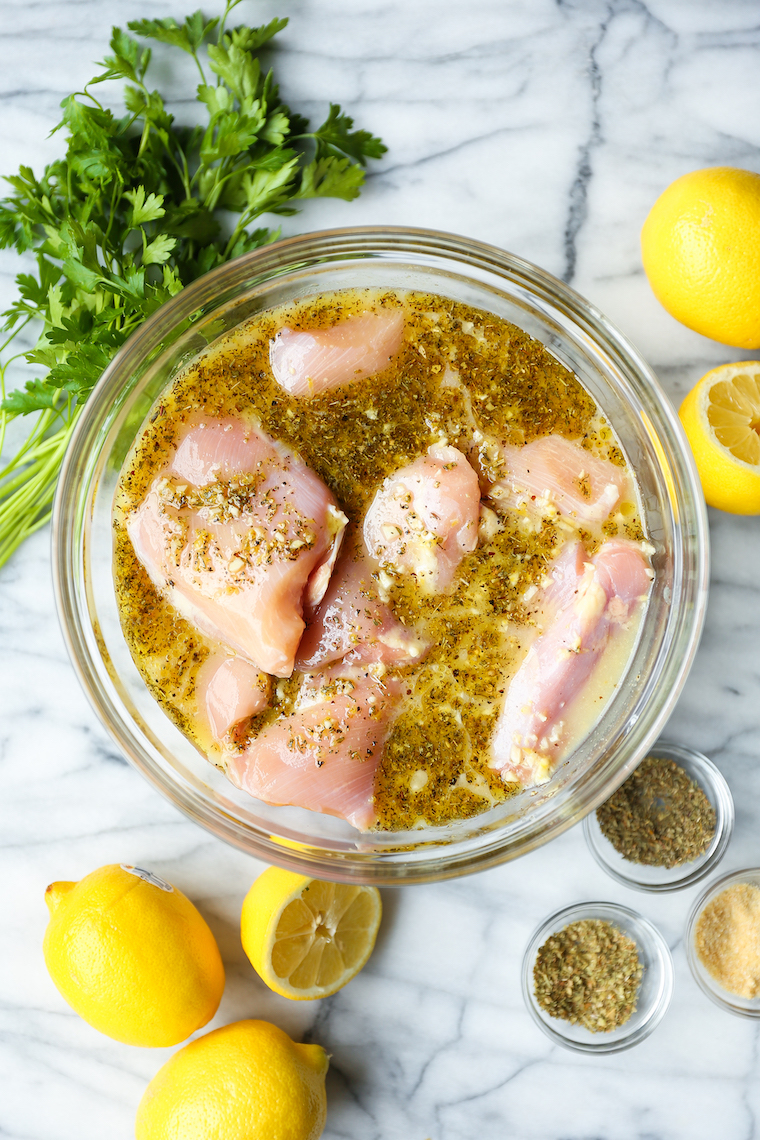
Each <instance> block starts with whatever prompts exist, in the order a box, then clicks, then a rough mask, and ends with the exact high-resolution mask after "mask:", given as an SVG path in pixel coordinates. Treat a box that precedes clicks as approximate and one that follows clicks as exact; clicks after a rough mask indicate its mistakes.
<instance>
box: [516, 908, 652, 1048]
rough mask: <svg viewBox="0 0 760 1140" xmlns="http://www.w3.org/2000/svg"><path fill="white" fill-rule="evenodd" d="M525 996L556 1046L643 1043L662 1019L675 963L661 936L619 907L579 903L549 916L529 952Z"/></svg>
mask: <svg viewBox="0 0 760 1140" xmlns="http://www.w3.org/2000/svg"><path fill="white" fill-rule="evenodd" d="M522 985H523V996H524V998H525V1002H526V1005H527V1007H528V1010H529V1012H530V1014H531V1015H532V1017H533V1019H534V1021H535V1022H536V1024H537V1025H538V1026H539V1027H540V1028H541V1029H542V1030H543V1032H544V1033H545V1034H546V1035H547V1036H548V1037H550V1038H551V1039H552V1040H553V1041H555V1042H557V1043H559V1044H561V1045H565V1046H566V1047H567V1048H569V1049H575V1050H577V1051H579V1052H583V1053H615V1052H619V1051H621V1050H623V1049H628V1048H630V1047H631V1046H632V1045H636V1044H638V1042H639V1041H642V1040H643V1039H644V1038H645V1037H647V1036H648V1035H649V1034H650V1033H651V1032H652V1030H653V1029H654V1027H655V1026H656V1025H657V1024H658V1023H659V1021H660V1020H661V1018H662V1017H663V1015H664V1013H665V1011H666V1009H667V1007H668V1004H669V1002H670V996H671V993H672V990H673V962H672V959H671V956H670V951H669V949H668V946H667V943H666V942H665V940H664V939H663V937H662V935H661V934H660V933H659V931H658V930H657V929H656V928H655V927H654V926H653V925H652V924H651V923H650V922H648V921H647V920H646V919H645V918H643V917H642V916H641V915H640V914H637V913H636V912H635V911H632V910H629V909H628V907H624V906H619V905H617V904H615V903H595V902H588V903H579V904H577V905H575V906H570V907H565V908H564V909H563V910H561V911H558V912H557V913H556V914H553V915H551V916H550V917H549V918H548V919H547V920H546V921H545V922H543V923H542V924H541V926H540V927H539V928H538V930H536V932H535V934H534V935H533V938H532V939H531V941H530V943H529V944H528V947H527V949H526V951H525V956H524V958H523V970H522Z"/></svg>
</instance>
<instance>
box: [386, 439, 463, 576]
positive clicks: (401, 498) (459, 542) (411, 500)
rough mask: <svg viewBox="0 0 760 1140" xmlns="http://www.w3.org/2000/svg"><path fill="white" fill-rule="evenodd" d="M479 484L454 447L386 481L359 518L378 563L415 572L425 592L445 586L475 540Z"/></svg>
mask: <svg viewBox="0 0 760 1140" xmlns="http://www.w3.org/2000/svg"><path fill="white" fill-rule="evenodd" d="M479 517H480V486H479V484H478V477H477V475H476V474H475V472H474V470H473V469H472V467H471V466H470V464H469V463H468V462H467V459H466V457H465V456H464V455H463V454H462V452H461V451H458V450H457V448H456V447H448V446H445V445H442V444H433V446H432V447H429V448H428V451H427V455H425V456H423V457H422V458H421V459H416V460H415V461H414V463H410V464H409V466H408V467H402V468H401V470H400V471H397V472H396V473H395V475H391V476H390V477H389V478H388V479H386V480H385V482H384V483H383V485H382V487H381V488H380V490H379V491H378V492H377V494H376V495H375V498H374V499H373V500H372V504H371V506H370V508H369V510H368V511H367V514H366V515H365V518H364V542H365V544H366V546H367V550H368V551H369V553H370V555H371V556H372V557H373V558H376V559H377V560H378V562H379V563H380V565H381V566H391V567H393V568H394V569H396V570H399V571H401V572H402V573H408V574H414V575H415V577H416V579H417V584H418V585H419V586H420V588H421V589H422V590H423V591H424V592H425V593H430V594H432V593H437V592H440V591H441V590H445V589H446V587H447V586H448V585H449V583H450V582H451V580H452V578H453V577H454V575H455V573H456V571H457V567H458V566H459V563H460V562H461V561H462V558H463V557H464V556H465V554H467V553H468V552H469V551H472V550H474V549H475V547H476V546H477V544H478V520H479Z"/></svg>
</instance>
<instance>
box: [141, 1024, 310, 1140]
mask: <svg viewBox="0 0 760 1140" xmlns="http://www.w3.org/2000/svg"><path fill="white" fill-rule="evenodd" d="M328 1064H329V1058H328V1056H327V1054H326V1053H325V1051H324V1049H323V1048H322V1046H321V1045H297V1044H296V1043H295V1041H292V1040H291V1039H290V1037H288V1035H287V1033H283V1031H282V1030H281V1029H278V1028H277V1026H276V1025H271V1024H270V1023H269V1022H268V1021H236V1022H234V1024H232V1025H225V1026H224V1027H223V1028H222V1029H215V1030H213V1032H211V1033H207V1034H206V1035H205V1036H204V1037H198V1038H197V1039H196V1040H195V1041H191V1042H190V1044H189V1045H185V1047H184V1048H183V1049H180V1050H179V1051H178V1052H177V1053H175V1054H174V1056H173V1057H171V1058H170V1059H169V1060H168V1061H167V1062H166V1064H165V1065H164V1067H163V1068H162V1069H159V1071H158V1072H157V1073H156V1075H155V1077H154V1078H153V1080H152V1081H151V1082H150V1084H149V1085H148V1087H147V1089H146V1090H145V1093H144V1095H143V1098H142V1100H141V1101H140V1106H139V1108H138V1110H137V1120H136V1122H135V1136H136V1138H137V1140H318V1137H319V1136H321V1135H322V1132H323V1130H324V1127H325V1117H326V1115H327V1102H326V1097H325V1074H326V1073H327V1067H328Z"/></svg>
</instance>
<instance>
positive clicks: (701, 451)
mask: <svg viewBox="0 0 760 1140" xmlns="http://www.w3.org/2000/svg"><path fill="white" fill-rule="evenodd" d="M679 415H680V417H681V422H682V424H683V426H684V430H685V432H686V435H687V437H688V440H689V443H690V444H691V449H692V451H693V452H694V458H695V460H696V464H697V470H698V471H699V477H700V479H701V482H702V489H703V490H704V493H705V499H706V501H707V502H708V503H709V505H710V506H711V507H718V508H719V509H720V510H723V511H729V512H730V513H731V514H735V515H757V514H760V361H758V360H747V361H742V362H740V363H737V364H723V365H721V366H720V367H719V368H713V369H712V371H711V372H708V373H707V375H706V376H703V377H702V379H701V380H700V381H699V383H698V384H697V385H696V386H695V387H694V388H693V389H692V390H691V392H690V393H689V394H688V396H687V397H686V399H685V400H684V402H683V404H682V405H681V410H680V412H679Z"/></svg>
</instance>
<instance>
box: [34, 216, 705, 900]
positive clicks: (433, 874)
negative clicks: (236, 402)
mask: <svg viewBox="0 0 760 1140" xmlns="http://www.w3.org/2000/svg"><path fill="white" fill-rule="evenodd" d="M378 251H380V252H381V253H384V254H387V256H389V257H390V256H391V255H403V257H404V258H405V259H406V263H407V264H411V263H415V258H418V259H419V258H423V256H424V255H425V254H428V255H431V256H435V257H438V258H439V259H448V261H449V262H451V263H455V264H456V267H457V268H458V270H459V271H460V272H462V273H467V271H468V269H469V278H468V279H469V280H471V281H474V282H475V283H477V281H478V279H477V277H476V276H475V272H474V270H475V267H477V268H479V269H480V270H481V271H483V272H488V273H491V274H493V275H495V276H496V277H500V278H501V280H502V281H512V282H513V283H515V282H516V283H517V284H521V285H522V286H523V287H525V288H527V289H528V290H529V292H530V294H531V295H532V296H534V297H536V298H537V299H541V300H543V301H544V302H545V303H546V304H549V305H551V304H553V305H555V307H556V309H557V310H558V311H559V312H560V313H563V314H569V317H568V319H570V320H571V321H572V323H573V325H574V327H575V328H576V329H578V330H580V331H581V332H586V330H588V329H589V328H590V329H591V332H592V334H593V339H594V343H595V344H596V345H601V346H603V348H604V350H605V351H607V352H609V353H610V354H611V355H612V357H613V359H615V360H616V361H618V360H619V361H621V362H622V364H623V365H624V366H625V368H626V369H627V370H628V371H627V372H626V375H627V376H628V378H629V380H630V378H631V377H633V378H634V381H635V386H636V385H638V387H637V388H636V391H637V394H638V395H639V398H640V399H641V400H643V401H645V402H646V400H647V399H648V400H649V401H650V402H651V405H652V406H653V407H654V408H655V414H656V417H657V439H658V440H660V439H662V438H663V437H664V438H665V442H666V444H667V447H668V449H669V450H668V451H667V452H666V457H667V460H668V461H669V463H670V464H671V468H672V470H674V471H676V472H677V474H678V477H679V479H680V480H682V486H683V489H684V492H685V493H684V498H685V501H684V502H681V501H680V500H679V504H678V507H679V511H680V512H681V514H680V517H679V527H680V530H679V531H678V537H677V540H674V541H675V545H676V548H677V549H678V550H679V551H681V552H682V553H683V556H684V558H687V556H688V559H689V560H690V561H689V563H688V565H689V569H690V570H691V576H690V577H689V579H688V580H687V581H686V583H685V585H684V587H683V589H684V592H686V593H688V594H689V598H688V602H689V604H688V605H687V604H686V603H684V604H683V606H682V607H681V610H680V611H679V613H678V625H677V627H676V629H675V632H674V635H673V638H672V642H671V643H669V644H668V646H667V647H666V648H665V647H663V649H662V652H661V654H660V656H659V657H658V666H659V672H658V673H657V676H658V678H660V679H661V680H662V678H663V677H665V678H667V684H661V685H660V688H659V693H658V694H657V695H650V697H649V698H648V700H647V703H646V705H645V707H644V709H643V710H642V712H641V714H640V715H639V716H638V718H636V719H635V720H634V721H633V722H632V723H631V727H630V731H629V732H628V733H627V735H626V737H625V739H624V740H623V742H619V743H618V746H617V748H616V753H617V752H618V751H621V752H624V751H625V744H626V741H627V742H628V749H629V755H628V757H627V759H626V758H625V757H624V758H623V759H622V760H621V761H620V762H619V764H618V766H617V767H616V768H615V770H614V772H613V773H609V772H608V773H607V777H606V782H603V783H600V782H599V781H600V780H601V776H599V774H598V773H597V779H596V780H595V779H594V778H593V777H592V778H591V788H590V789H589V788H587V787H586V786H585V784H584V788H583V789H582V792H583V794H581V791H580V790H578V789H577V788H576V789H575V790H574V793H573V798H572V802H571V810H566V811H565V812H564V814H562V813H560V812H557V813H554V814H553V816H552V818H551V820H547V821H545V825H544V826H542V828H541V831H540V833H539V832H538V829H537V828H535V829H533V830H532V831H530V833H529V834H527V836H521V838H520V845H519V850H512V849H511V848H510V845H509V841H508V839H505V838H504V834H503V829H500V830H499V833H498V834H497V835H496V836H495V837H494V835H493V833H492V834H491V835H490V836H489V841H488V842H487V843H485V844H483V843H479V844H477V845H474V847H475V849H474V850H473V849H471V848H472V846H473V844H470V846H467V844H468V843H469V841H462V843H460V844H459V846H460V847H461V848H464V849H463V850H458V851H454V850H452V847H455V846H457V844H453V845H447V844H445V843H440V844H436V845H434V846H433V848H432V854H430V852H429V851H428V852H427V853H426V855H425V857H424V858H423V857H418V858H417V859H416V860H407V861H406V862H405V861H404V860H403V859H396V860H395V861H394V860H393V859H392V858H391V857H390V856H386V855H382V856H380V857H376V860H377V861H376V862H375V863H374V864H372V865H370V863H369V862H368V861H367V860H366V858H362V855H361V853H360V852H357V853H351V855H350V856H348V857H347V856H345V855H342V854H338V855H337V856H336V855H335V853H333V852H331V851H325V850H324V849H320V848H318V847H315V848H310V847H307V845H306V844H304V845H303V846H302V847H301V848H300V849H299V850H298V851H295V852H294V851H293V850H292V849H289V848H288V847H283V846H281V845H279V844H277V843H275V842H274V841H273V840H272V838H271V836H270V837H269V841H268V840H267V837H265V836H263V835H262V834H256V833H254V832H252V831H251V828H250V827H247V826H244V825H243V824H242V823H239V822H238V821H237V820H235V819H233V818H232V817H230V816H228V815H226V814H225V813H224V812H223V811H221V810H220V809H218V808H216V807H215V806H214V805H210V804H209V803H208V802H203V801H202V800H199V799H198V797H195V800H194V801H193V802H191V797H190V796H189V794H188V793H187V791H186V789H184V788H181V787H180V786H179V785H178V783H177V782H176V780H175V781H171V780H167V778H166V777H165V774H164V773H163V772H160V771H158V769H157V768H156V770H151V764H150V761H149V760H148V762H147V763H146V754H144V750H143V754H141V755H140V756H138V755H137V754H136V753H137V751H138V744H139V742H138V741H137V739H136V736H135V734H134V733H133V731H132V726H131V725H130V724H127V722H126V721H125V720H123V718H122V719H120V718H118V717H116V718H114V717H113V716H112V715H111V713H110V711H109V709H108V707H107V701H104V692H105V690H104V688H103V684H102V682H101V680H100V679H99V677H98V676H97V675H96V668H95V665H94V658H92V659H90V658H89V656H88V654H87V651H86V645H85V642H84V636H83V633H84V626H83V624H82V622H81V617H80V614H79V612H78V609H77V606H76V601H77V598H76V591H75V576H76V573H77V570H78V564H77V556H78V554H79V553H80V552H79V550H78V548H77V546H76V542H75V539H76V534H75V526H74V522H73V513H74V512H73V511H70V510H68V497H67V496H71V498H72V500H73V502H74V505H75V506H77V505H79V506H80V507H81V504H82V500H81V495H78V494H77V492H78V490H79V489H80V488H79V484H78V480H80V482H81V473H82V470H86V463H87V459H86V446H87V443H88V438H89V437H88V432H89V433H90V434H92V432H93V431H94V428H93V424H95V423H96V422H97V420H98V417H99V416H100V417H101V418H102V417H105V416H107V414H108V411H109V409H110V407H111V405H112V403H113V399H114V396H115V394H116V393H118V391H119V390H120V389H119V386H118V385H119V382H120V381H121V380H122V379H123V380H124V381H125V382H126V380H127V379H128V378H129V376H130V375H131V374H132V373H133V372H134V369H135V367H136V366H137V363H138V362H139V361H140V359H142V358H143V357H144V356H145V355H146V351H147V349H146V347H145V346H146V344H150V343H151V338H152V340H153V343H154V344H160V337H161V335H162V334H164V335H166V334H168V332H170V331H171V330H173V329H175V328H176V326H177V325H178V323H179V322H180V321H182V320H183V319H187V318H188V317H189V316H190V315H191V314H192V313H194V312H196V311H198V309H199V308H200V307H201V305H202V304H203V303H204V301H205V302H206V303H210V302H212V301H213V299H214V297H219V296H220V294H222V293H223V290H224V289H227V290H231V289H232V288H233V287H235V286H236V285H242V284H243V283H249V284H252V283H253V282H255V281H259V280H271V279H272V278H273V277H276V276H277V270H278V269H281V268H282V266H287V267H288V269H289V271H290V272H291V273H292V272H295V269H296V268H299V269H300V268H302V267H303V265H304V264H306V261H305V259H306V258H307V256H308V257H310V258H311V260H310V261H309V262H308V264H309V265H316V264H320V263H323V262H325V261H331V260H332V261H335V262H339V261H340V259H341V257H343V258H344V260H345V259H348V258H354V259H356V258H357V257H366V258H368V259H369V258H371V257H373V256H375V257H376V256H379V253H378ZM299 255H300V260H299V259H298V258H299ZM257 271H258V276H257ZM629 373H630V375H629ZM661 446H662V445H661ZM673 509H674V508H673V507H672V505H670V510H671V513H672V512H673ZM684 518H685V519H686V522H687V523H688V524H689V527H690V528H691V529H689V527H686V526H684V521H683V520H684ZM674 528H675V521H674ZM676 529H677V528H676ZM53 551H54V557H53V575H54V586H55V593H56V600H57V604H58V612H59V619H60V621H61V626H62V629H63V635H64V640H65V642H66V645H67V649H68V651H69V654H70V656H71V659H72V662H73V664H74V667H75V669H76V671H77V673H78V675H79V678H80V681H81V683H82V685H83V688H84V690H85V693H86V695H87V696H88V698H89V700H90V702H91V704H92V705H93V707H94V709H95V711H96V713H97V714H98V716H99V718H100V719H101V721H102V722H103V723H104V724H105V727H106V729H107V730H108V731H109V732H110V734H111V736H112V737H113V738H114V740H115V741H116V743H117V745H118V746H119V748H120V749H121V750H122V751H123V752H125V753H126V755H127V756H128V758H129V759H130V761H131V762H132V763H133V764H134V766H136V767H137V768H138V770H139V771H141V773H142V774H143V775H144V776H145V777H146V778H147V779H148V780H150V782H152V783H153V784H154V785H155V786H156V787H158V788H159V790H160V791H161V792H162V793H163V794H164V795H165V796H166V797H167V798H169V799H170V800H171V801H172V802H173V803H174V805H175V806H176V807H178V808H179V809H180V810H181V811H183V812H184V813H185V814H186V815H187V816H189V817H190V818H191V819H193V820H195V822H198V823H200V824H201V825H202V826H204V827H206V828H207V829H208V830H210V831H211V832H213V833H214V834H215V835H216V836H217V837H219V838H223V839H225V840H226V841H227V842H230V843H232V844H233V845H236V846H238V847H240V848H241V849H243V850H245V851H247V852H248V853H250V854H254V855H256V856H257V857H259V858H263V859H265V860H268V861H272V862H276V863H279V864H280V865H283V866H288V867H290V868H291V869H293V870H298V871H301V872H304V871H305V872H307V873H308V872H310V873H315V869H316V871H317V872H319V873H322V874H324V875H326V877H328V878H330V877H331V878H334V879H337V880H342V881H362V882H373V883H379V884H383V883H386V884H388V885H392V884H396V883H399V882H412V881H414V882H429V881H435V880H439V879H444V878H452V877H456V876H458V875H461V874H465V873H469V872H472V871H476V870H480V869H484V868H486V867H489V866H494V865H496V864H498V863H501V862H504V861H505V860H507V859H510V858H514V857H516V856H517V855H519V854H523V853H526V852H527V851H529V850H532V849H533V848H535V847H537V846H539V845H541V844H543V843H544V842H546V841H547V840H548V839H551V838H553V837H555V836H556V835H559V834H560V833H561V832H562V831H564V830H566V829H567V828H569V827H571V826H573V825H574V824H575V823H577V822H578V821H579V820H580V819H581V818H582V817H583V816H584V815H585V814H586V813H587V812H588V811H590V810H593V808H594V807H595V806H596V805H597V804H598V803H600V802H602V801H603V800H604V799H605V798H607V797H608V796H609V795H611V794H612V791H613V790H614V786H617V784H619V783H621V782H622V781H623V780H624V779H625V778H626V776H627V775H628V774H629V772H630V771H631V770H632V769H633V767H634V766H635V759H632V757H631V754H630V749H631V747H633V746H632V745H631V743H630V738H631V737H632V736H633V737H635V738H636V739H637V740H638V743H637V744H636V745H635V747H636V748H637V750H638V752H639V753H641V754H643V752H644V751H645V749H646V748H647V747H648V746H649V745H650V743H651V741H652V740H654V739H655V737H656V736H657V734H658V732H659V730H660V729H661V727H662V725H663V723H664V722H665V720H666V719H667V716H668V715H669V713H670V711H671V709H672V707H673V704H674V703H675V700H676V699H677V697H678V694H679V693H680V691H681V689H682V687H683V684H684V681H685V679H686V676H687V674H688V671H689V668H690V667H691V664H692V661H693V658H694V655H695V653H696V649H697V646H698V643H699V637H700V634H701V630H702V626H703V623H704V616H705V609H706V600H707V579H708V571H709V549H708V532H707V516H706V510H705V506H704V500H703V497H702V494H701V489H700V486H699V481H698V477H697V474H696V468H695V465H694V462H693V459H692V457H691V454H690V452H689V450H688V446H687V445H686V443H685V437H684V436H683V433H682V430H681V427H680V423H679V421H678V417H677V416H676V414H675V411H674V409H673V408H672V406H671V405H670V404H669V402H668V400H667V397H666V396H665V394H664V392H663V391H662V389H661V388H660V385H659V383H658V381H657V378H656V376H655V375H654V373H653V372H652V370H651V368H650V367H649V366H648V365H647V363H646V361H644V359H643V358H642V357H641V356H640V354H639V353H638V351H637V350H636V349H635V348H634V346H633V345H631V344H630V343H629V342H628V340H627V338H625V337H624V336H623V335H622V334H621V333H620V332H619V331H618V330H617V329H616V327H615V326H614V325H612V324H611V323H610V322H609V321H608V320H607V318H605V317H604V316H603V315H602V314H601V313H600V311H599V310H598V309H596V307H595V306H594V305H592V304H591V303H590V302H588V301H586V300H585V299H583V298H582V297H580V296H579V295H578V294H577V293H575V291H574V290H573V289H571V288H570V287H569V286H566V285H565V284H564V283H563V282H561V281H559V280H558V279H557V278H555V277H553V276H552V275H551V274H549V273H547V272H546V271H545V270H542V269H540V268H538V267H536V266H534V265H532V264H531V263H530V262H527V261H525V260H524V259H522V258H520V257H517V256H516V255H514V254H511V253H508V252H506V251H503V250H500V249H498V248H496V247H494V246H490V245H487V244H485V243H482V242H477V241H473V240H471V239H468V238H463V237H459V236H458V235H453V234H446V233H440V232H437V231H434V230H425V229H414V228H408V227H399V226H360V227H352V228H346V229H339V230H326V231H317V232H314V233H310V234H304V235H300V236H298V237H293V238H287V239H284V240H281V241H279V242H276V243H274V244H272V245H271V246H265V247H263V248H262V249H258V250H255V251H253V252H251V253H249V254H245V255H244V256H243V257H241V258H238V259H236V260H235V261H232V262H228V263H226V264H225V265H222V266H219V267H218V268H217V269H215V270H212V271H211V272H210V273H209V274H206V275H205V276H204V277H202V278H199V279H198V280H196V281H195V282H193V283H192V284H190V285H189V286H187V288H186V289H184V290H183V291H182V292H181V293H179V294H177V296H175V297H174V298H172V299H171V300H170V301H168V302H167V303H166V304H165V305H163V306H162V307H161V308H160V309H159V310H157V312H156V313H154V314H153V316H152V317H150V318H149V319H148V320H147V321H146V322H145V323H144V324H143V325H142V326H140V328H139V329H138V330H136V332H135V333H133V334H132V336H131V337H130V338H129V340H128V341H127V342H126V344H125V345H124V346H123V347H122V348H121V349H120V350H119V352H118V353H117V354H116V356H115V357H114V359H113V360H112V361H111V363H110V364H109V365H108V367H107V368H106V370H105V371H104V373H103V376H102V377H101V379H100V380H99V382H98V384H97V385H96V387H95V389H94V390H93V392H92V394H91V396H90V398H89V399H88V401H87V403H86V405H85V408H84V411H83V413H82V415H81V416H80V419H79V421H78V423H77V425H76V428H75V431H74V433H73V437H72V440H71V443H70V446H69V449H68V451H67V454H66V457H65V461H64V465H63V470H62V473H61V478H60V481H59V485H58V492H57V495H56V501H55V504H54V512H53ZM90 624H91V623H90ZM675 643H677V644H678V646H679V652H678V653H677V654H676V652H675V650H674V647H673V646H674V644H675ZM644 733H645V735H643V734H644ZM139 747H140V748H141V747H142V745H139ZM609 766H610V758H609V757H607V759H606V762H605V768H609ZM154 767H155V766H154ZM381 860H382V865H381Z"/></svg>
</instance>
